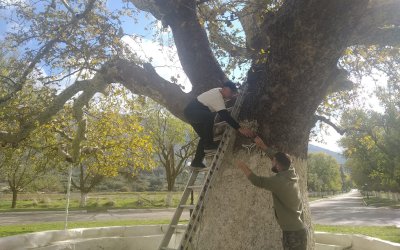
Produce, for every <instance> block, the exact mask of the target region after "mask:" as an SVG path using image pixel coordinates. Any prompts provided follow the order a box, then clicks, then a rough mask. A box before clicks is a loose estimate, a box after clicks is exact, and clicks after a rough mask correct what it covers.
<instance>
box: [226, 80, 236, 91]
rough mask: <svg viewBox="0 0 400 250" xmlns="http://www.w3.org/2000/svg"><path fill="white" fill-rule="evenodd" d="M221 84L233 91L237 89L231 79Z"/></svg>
mask: <svg viewBox="0 0 400 250" xmlns="http://www.w3.org/2000/svg"><path fill="white" fill-rule="evenodd" d="M223 86H224V87H227V88H230V89H231V90H232V91H233V92H234V93H236V92H237V91H238V90H237V87H236V84H235V83H234V82H232V81H229V80H228V81H226V82H224V85H223Z"/></svg>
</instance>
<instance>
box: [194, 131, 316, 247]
mask: <svg viewBox="0 0 400 250" xmlns="http://www.w3.org/2000/svg"><path fill="white" fill-rule="evenodd" d="M237 141H241V138H238V140H237ZM242 142H243V141H242ZM234 144H235V145H236V146H234ZM234 147H235V149H234ZM233 152H234V153H233ZM238 159H240V160H243V161H245V162H247V163H248V165H250V166H252V170H253V171H254V172H255V173H256V174H257V175H262V176H270V175H272V174H273V173H272V172H271V170H270V169H271V162H270V160H269V158H268V157H267V156H266V155H265V153H263V152H261V151H259V150H258V149H253V150H252V151H251V152H248V151H247V149H244V148H242V147H241V146H240V144H238V143H235V142H231V145H230V148H229V149H228V151H227V153H225V156H224V164H223V165H222V166H221V168H220V170H219V172H218V174H217V176H216V178H215V179H214V184H213V185H212V188H211V189H210V191H209V194H208V197H207V199H206V203H205V209H204V212H203V216H202V217H201V220H200V224H199V229H198V230H197V232H196V236H195V238H194V240H193V246H192V247H193V249H237V250H239V249H240V250H242V249H251V250H257V249H260V250H261V249H272V250H273V249H282V247H281V246H282V244H281V237H282V231H281V229H280V227H279V225H278V224H277V222H276V219H275V214H274V210H273V202H272V196H271V192H269V191H266V190H263V189H260V188H257V187H254V186H253V185H252V184H251V183H250V182H249V181H248V180H247V178H246V177H245V176H244V175H243V173H242V172H241V171H240V170H239V169H238V168H237V167H236V163H235V162H236V160H238ZM293 165H294V167H295V169H296V172H297V174H298V175H299V177H300V187H301V193H302V200H303V204H304V212H305V213H304V218H305V222H306V224H307V226H308V227H309V228H310V227H311V217H310V209H309V205H308V197H307V188H306V176H307V167H306V160H304V159H300V158H295V159H294V162H293ZM310 229H311V228H310ZM309 231H310V235H309V242H310V244H309V246H310V247H309V249H312V245H313V242H314V240H313V238H312V229H311V230H309ZM215 232H218V233H215Z"/></svg>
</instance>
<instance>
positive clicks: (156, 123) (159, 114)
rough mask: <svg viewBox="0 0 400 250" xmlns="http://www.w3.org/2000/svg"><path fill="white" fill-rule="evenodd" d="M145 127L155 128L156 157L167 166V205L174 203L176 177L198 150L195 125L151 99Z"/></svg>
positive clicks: (161, 163)
mask: <svg viewBox="0 0 400 250" xmlns="http://www.w3.org/2000/svg"><path fill="white" fill-rule="evenodd" d="M148 110H149V112H148V116H149V117H148V120H147V122H146V123H145V126H146V129H150V131H151V132H152V135H151V138H152V142H153V145H154V147H155V152H156V155H157V160H158V162H159V164H160V165H161V166H162V167H163V168H164V169H165V177H166V179H167V190H168V195H167V202H166V203H167V206H171V204H172V191H173V190H174V186H175V181H176V179H177V177H178V176H179V175H180V174H181V173H182V171H183V170H184V169H185V167H186V166H187V164H188V161H190V159H191V158H192V157H193V156H194V153H195V152H196V145H197V144H196V142H195V140H196V139H197V136H195V134H194V132H193V130H192V128H191V127H190V126H189V125H187V124H185V123H184V122H182V121H181V120H179V119H177V118H176V117H174V116H173V115H172V114H171V113H170V112H169V111H168V110H166V109H165V108H163V107H162V106H161V105H158V104H155V103H152V102H150V107H149V109H148Z"/></svg>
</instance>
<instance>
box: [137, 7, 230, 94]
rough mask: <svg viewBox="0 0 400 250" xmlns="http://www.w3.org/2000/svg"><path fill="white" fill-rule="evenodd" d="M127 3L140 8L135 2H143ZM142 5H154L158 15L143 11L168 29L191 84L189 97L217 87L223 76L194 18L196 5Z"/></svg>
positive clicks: (224, 78) (197, 21)
mask: <svg viewBox="0 0 400 250" xmlns="http://www.w3.org/2000/svg"><path fill="white" fill-rule="evenodd" d="M131 2H133V3H134V4H135V6H137V7H138V6H139V5H140V4H139V2H140V3H142V5H141V6H143V1H134V0H132V1H131ZM146 2H151V3H155V5H156V7H157V8H158V10H159V12H160V13H161V15H159V14H157V13H155V9H156V8H155V6H154V5H153V6H149V5H146V6H145V7H146V8H147V9H148V10H150V12H151V13H152V14H153V15H155V17H158V19H159V20H161V21H162V22H163V24H164V25H168V26H170V27H171V29H172V33H173V35H174V41H175V45H176V48H177V51H178V56H179V59H180V62H181V65H182V67H183V70H184V71H185V73H186V75H187V76H188V78H189V79H190V82H191V83H192V93H193V95H197V94H199V93H201V92H203V91H206V90H209V89H210V88H213V87H218V86H221V85H222V83H223V82H224V81H225V80H226V76H225V74H224V72H223V71H222V69H221V67H220V65H219V64H218V62H217V60H216V59H215V57H214V54H213V52H212V50H211V48H210V43H209V41H208V38H207V33H206V31H205V29H204V27H202V25H201V24H200V22H199V20H198V18H197V12H196V9H197V6H196V5H197V3H196V1H195V0H187V1H180V0H162V1H161V0H156V1H146ZM139 7H140V6H139Z"/></svg>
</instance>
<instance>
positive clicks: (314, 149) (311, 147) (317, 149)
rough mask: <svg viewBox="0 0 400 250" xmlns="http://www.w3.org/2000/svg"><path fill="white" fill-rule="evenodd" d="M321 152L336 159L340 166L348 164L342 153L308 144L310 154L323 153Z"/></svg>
mask: <svg viewBox="0 0 400 250" xmlns="http://www.w3.org/2000/svg"><path fill="white" fill-rule="evenodd" d="M321 152H322V153H325V154H328V155H330V156H332V157H333V158H335V159H336V161H337V162H338V163H339V164H345V162H346V159H345V158H344V156H343V155H342V154H341V153H338V152H334V151H331V150H329V149H326V148H321V147H318V146H315V145H312V144H308V153H321Z"/></svg>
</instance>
